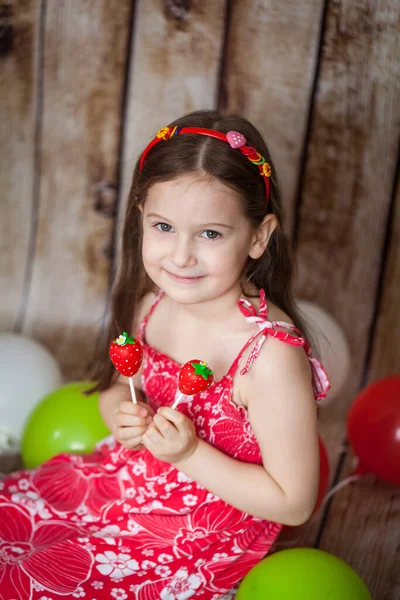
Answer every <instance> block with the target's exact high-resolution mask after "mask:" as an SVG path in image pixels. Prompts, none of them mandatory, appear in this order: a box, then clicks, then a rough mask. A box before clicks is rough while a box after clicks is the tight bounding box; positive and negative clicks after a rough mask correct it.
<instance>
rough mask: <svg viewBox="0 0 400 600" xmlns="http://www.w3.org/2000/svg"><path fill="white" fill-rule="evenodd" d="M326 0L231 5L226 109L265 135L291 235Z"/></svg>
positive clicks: (249, 1)
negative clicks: (279, 184)
mask: <svg viewBox="0 0 400 600" xmlns="http://www.w3.org/2000/svg"><path fill="white" fill-rule="evenodd" d="M323 6H324V2H323V0H303V1H302V2H298V1H297V0H289V1H287V2H285V3H282V2H280V1H279V0H272V1H270V2H264V1H262V0H240V1H238V2H232V11H231V15H230V26H229V31H228V40H227V50H226V62H225V68H224V73H223V90H222V92H223V93H222V97H221V106H222V107H223V108H226V109H227V110H228V111H229V112H234V113H237V114H241V115H243V116H244V117H247V118H248V119H249V120H250V121H252V122H254V124H255V125H256V126H257V127H258V128H259V129H260V131H261V133H263V135H265V138H266V140H267V142H268V145H269V147H270V149H271V154H272V157H273V159H274V162H275V164H276V167H277V170H278V175H279V177H280V182H281V187H282V193H283V198H284V205H285V208H286V226H285V228H286V231H287V233H288V234H290V233H291V232H292V228H293V219H294V206H295V202H296V198H297V192H298V181H299V177H300V170H301V166H302V153H303V147H304V137H305V133H306V129H307V122H308V113H309V104H310V97H311V95H312V89H313V80H314V75H315V69H316V61H317V58H318V48H319V38H320V28H321V17H322V12H323Z"/></svg>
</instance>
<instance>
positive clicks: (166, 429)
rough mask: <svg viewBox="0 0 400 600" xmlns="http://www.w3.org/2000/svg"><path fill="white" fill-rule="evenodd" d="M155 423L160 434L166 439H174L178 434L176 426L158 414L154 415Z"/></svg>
mask: <svg viewBox="0 0 400 600" xmlns="http://www.w3.org/2000/svg"><path fill="white" fill-rule="evenodd" d="M153 422H154V425H155V426H156V428H157V429H158V431H159V432H160V434H161V435H162V436H163V437H164V438H166V439H172V438H173V437H174V436H176V435H177V434H178V430H177V428H176V427H175V425H174V424H173V423H171V422H170V421H168V420H167V419H166V418H165V417H163V416H162V415H160V414H158V413H157V414H155V415H154V417H153Z"/></svg>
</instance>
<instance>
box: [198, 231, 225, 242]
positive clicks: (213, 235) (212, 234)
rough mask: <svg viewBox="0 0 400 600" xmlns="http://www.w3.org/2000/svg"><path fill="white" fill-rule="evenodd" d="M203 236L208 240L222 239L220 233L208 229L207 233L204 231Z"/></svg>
mask: <svg viewBox="0 0 400 600" xmlns="http://www.w3.org/2000/svg"><path fill="white" fill-rule="evenodd" d="M201 236H202V237H205V238H207V240H216V239H217V238H219V237H221V234H220V233H218V231H213V230H212V229H206V231H203V233H202V234H201Z"/></svg>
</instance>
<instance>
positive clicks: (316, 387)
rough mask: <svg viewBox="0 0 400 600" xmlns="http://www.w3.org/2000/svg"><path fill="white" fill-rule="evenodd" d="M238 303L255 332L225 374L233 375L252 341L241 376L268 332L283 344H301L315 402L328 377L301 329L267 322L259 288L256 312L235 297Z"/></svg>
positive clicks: (323, 394) (256, 355)
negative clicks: (310, 371) (258, 303)
mask: <svg viewBox="0 0 400 600" xmlns="http://www.w3.org/2000/svg"><path fill="white" fill-rule="evenodd" d="M238 306H239V309H240V312H241V313H242V314H243V315H244V317H245V319H246V321H248V322H249V323H255V324H256V325H257V326H258V328H259V331H257V332H256V333H254V334H253V335H252V336H251V338H250V339H249V340H248V341H247V342H246V344H245V345H244V346H243V348H242V350H241V351H240V353H239V355H238V356H237V357H236V359H235V360H234V362H233V363H232V366H231V368H230V369H229V371H228V376H230V377H232V378H233V376H234V375H235V373H236V371H237V369H238V367H239V364H240V361H241V359H242V357H243V354H244V352H245V351H246V350H247V348H249V346H251V345H252V344H253V342H254V341H256V343H255V345H254V346H253V348H252V350H251V352H250V354H249V356H248V358H247V361H246V364H245V366H244V367H243V368H242V369H241V371H240V374H241V375H245V374H246V373H247V372H248V371H249V370H250V368H251V365H252V364H253V363H254V361H255V360H256V358H257V357H258V355H259V354H260V351H261V348H262V346H263V344H264V342H265V340H266V339H267V336H269V335H271V336H272V337H275V338H277V339H278V340H280V341H281V342H284V343H285V344H291V345H292V346H303V347H304V350H305V352H306V354H307V357H308V359H309V361H310V365H311V370H312V387H313V391H314V397H315V399H316V401H319V400H321V399H322V398H324V397H325V396H326V393H327V391H328V389H329V387H330V384H329V379H328V376H327V374H326V371H325V369H324V368H323V366H322V365H321V363H320V362H319V360H318V359H317V358H314V357H313V356H312V354H311V348H310V345H309V343H308V341H307V340H306V339H305V338H304V337H302V335H301V332H300V331H299V329H297V327H295V326H294V325H292V324H291V323H286V322H285V321H268V307H267V301H266V298H265V292H264V290H263V289H261V290H260V309H259V311H258V314H257V311H256V309H255V308H254V306H253V305H252V304H251V303H250V302H249V301H248V300H245V299H241V300H239V302H238ZM282 328H285V329H286V330H290V332H289V331H282Z"/></svg>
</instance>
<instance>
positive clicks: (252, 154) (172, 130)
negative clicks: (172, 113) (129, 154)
mask: <svg viewBox="0 0 400 600" xmlns="http://www.w3.org/2000/svg"><path fill="white" fill-rule="evenodd" d="M182 134H183V135H184V134H197V135H207V136H209V137H213V138H217V139H218V140H222V141H223V142H226V143H228V144H229V145H230V147H231V148H233V149H234V150H236V149H237V150H240V152H241V153H242V154H243V155H244V156H246V158H247V159H248V160H249V161H250V162H252V163H253V164H254V165H256V166H257V167H258V170H259V171H260V175H261V176H262V177H263V178H264V181H265V195H266V199H267V206H268V201H269V195H270V177H271V165H270V164H269V163H267V162H266V160H265V158H264V157H263V156H261V154H260V153H259V152H257V150H256V149H255V148H253V147H252V146H246V142H247V140H246V138H245V137H244V135H243V134H242V133H239V132H238V131H228V133H226V134H225V133H221V132H220V131H215V130H214V129H204V128H203V127H177V126H174V127H173V126H169V127H162V128H161V129H160V130H159V131H158V133H157V135H156V137H155V138H154V139H153V140H152V141H151V142H150V144H149V145H148V146H147V147H146V148H145V149H144V151H143V154H142V156H141V158H140V163H139V169H140V170H142V168H143V164H144V160H145V158H146V156H147V154H148V153H149V151H150V150H151V149H152V148H153V146H155V145H156V144H158V143H159V142H161V141H163V140H164V141H165V140H169V139H170V138H171V137H173V136H174V135H182Z"/></svg>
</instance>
